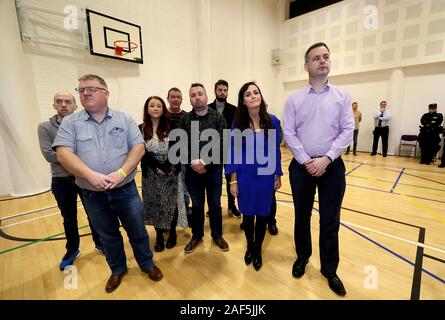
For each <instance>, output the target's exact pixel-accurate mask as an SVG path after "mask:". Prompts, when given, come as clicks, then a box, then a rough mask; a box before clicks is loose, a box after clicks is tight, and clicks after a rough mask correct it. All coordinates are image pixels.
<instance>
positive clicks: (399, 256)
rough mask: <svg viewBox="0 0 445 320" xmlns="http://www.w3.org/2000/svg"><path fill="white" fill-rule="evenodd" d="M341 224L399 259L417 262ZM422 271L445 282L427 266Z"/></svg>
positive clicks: (412, 264) (444, 281)
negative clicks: (427, 268)
mask: <svg viewBox="0 0 445 320" xmlns="http://www.w3.org/2000/svg"><path fill="white" fill-rule="evenodd" d="M340 224H341V225H342V226H343V227H345V228H347V229H349V230H350V231H352V232H354V233H356V234H358V235H359V236H360V237H362V238H364V239H366V240H368V241H370V242H372V243H374V244H375V245H376V246H378V247H380V248H382V249H383V250H385V251H387V252H389V253H390V254H392V255H393V256H396V257H397V258H399V259H401V260H403V261H405V262H406V263H408V264H410V265H411V266H413V267H415V264H414V263H412V262H411V261H409V260H408V259H405V258H404V257H402V256H401V255H399V254H398V253H395V252H394V251H392V250H390V249H388V248H387V247H385V246H383V245H381V244H380V243H378V242H377V241H374V240H372V239H371V238H369V237H367V236H365V235H364V234H362V233H360V232H358V231H356V230H354V229H352V228H351V227H348V226H347V225H345V224H344V223H341V222H340ZM422 271H423V272H425V273H426V274H428V275H429V276H430V277H432V278H434V279H436V280H437V281H440V282H442V283H443V284H445V280H444V279H442V278H440V277H438V276H436V275H435V274H433V273H432V272H430V271H428V270H426V269H425V268H422Z"/></svg>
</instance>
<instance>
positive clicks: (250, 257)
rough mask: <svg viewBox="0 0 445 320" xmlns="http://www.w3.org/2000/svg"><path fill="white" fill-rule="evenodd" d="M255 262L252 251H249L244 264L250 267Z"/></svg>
mask: <svg viewBox="0 0 445 320" xmlns="http://www.w3.org/2000/svg"><path fill="white" fill-rule="evenodd" d="M252 260H253V253H252V250H251V249H247V251H246V254H245V255H244V262H245V263H246V265H249V264H250V263H251V262H252Z"/></svg>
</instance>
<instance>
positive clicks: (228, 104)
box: [226, 102, 236, 110]
mask: <svg viewBox="0 0 445 320" xmlns="http://www.w3.org/2000/svg"><path fill="white" fill-rule="evenodd" d="M226 107H229V109H232V110H236V106H235V105H234V104H231V103H228V102H226Z"/></svg>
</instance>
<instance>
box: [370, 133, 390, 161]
mask: <svg viewBox="0 0 445 320" xmlns="http://www.w3.org/2000/svg"><path fill="white" fill-rule="evenodd" d="M388 136H389V127H388V126H386V127H375V129H374V141H373V142H372V153H377V147H378V144H379V138H380V137H382V155H384V156H386V153H387V152H388Z"/></svg>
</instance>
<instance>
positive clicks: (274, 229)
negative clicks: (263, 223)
mask: <svg viewBox="0 0 445 320" xmlns="http://www.w3.org/2000/svg"><path fill="white" fill-rule="evenodd" d="M268 229H269V233H270V234H271V235H273V236H276V235H277V234H278V228H277V225H276V224H275V223H274V224H269V225H268Z"/></svg>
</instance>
